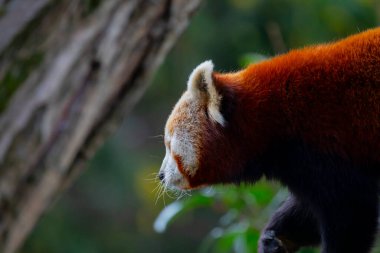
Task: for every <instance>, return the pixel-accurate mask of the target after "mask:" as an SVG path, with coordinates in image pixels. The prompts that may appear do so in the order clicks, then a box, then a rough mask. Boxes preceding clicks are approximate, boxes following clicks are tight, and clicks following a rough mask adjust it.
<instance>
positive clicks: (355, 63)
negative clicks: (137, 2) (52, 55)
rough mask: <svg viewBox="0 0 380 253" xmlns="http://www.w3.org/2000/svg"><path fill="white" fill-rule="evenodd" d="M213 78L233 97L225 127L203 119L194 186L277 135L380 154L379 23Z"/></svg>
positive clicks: (222, 173) (326, 149)
mask: <svg viewBox="0 0 380 253" xmlns="http://www.w3.org/2000/svg"><path fill="white" fill-rule="evenodd" d="M213 78H214V82H215V84H216V85H217V88H218V90H220V91H221V92H222V96H223V97H225V96H231V97H233V98H234V99H235V100H236V104H235V108H234V112H235V113H233V114H232V115H231V118H230V119H229V120H227V127H225V128H223V127H221V126H219V125H218V126H215V124H212V123H211V122H210V123H209V124H210V125H209V126H207V127H208V130H209V131H207V132H206V133H205V136H204V138H203V141H202V142H203V146H204V147H207V148H203V149H202V152H201V155H202V156H201V158H200V168H199V170H198V172H199V173H196V175H195V176H194V177H192V178H190V179H189V180H190V184H191V186H192V187H196V186H199V185H203V184H212V183H220V182H225V181H231V177H234V176H236V175H238V174H239V173H241V170H242V169H243V166H244V164H237V163H239V162H240V161H246V160H248V157H249V156H250V157H252V155H255V154H260V153H261V152H265V150H266V148H267V147H268V146H269V145H270V144H271V143H272V142H273V140H276V139H278V138H288V137H295V138H299V139H302V140H303V141H304V142H305V143H306V144H308V145H310V146H312V147H315V148H316V149H317V150H319V151H320V152H322V153H331V152H332V153H336V154H338V155H340V156H341V157H347V158H349V159H352V160H354V161H358V162H368V163H379V162H380V29H373V30H369V31H366V32H363V33H360V34H357V35H354V36H351V37H348V38H347V39H344V40H341V41H338V42H335V43H330V44H325V45H318V46H313V47H307V48H305V49H300V50H295V51H291V52H289V53H287V54H284V55H280V56H278V57H275V58H273V59H270V60H268V61H265V62H262V63H259V64H253V65H250V66H249V67H248V68H246V69H244V70H242V71H240V72H237V73H230V74H221V73H214V75H213ZM221 147H225V148H221ZM210 158H211V159H210ZM221 163H223V166H220V164H221Z"/></svg>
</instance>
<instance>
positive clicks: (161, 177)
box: [158, 172, 165, 181]
mask: <svg viewBox="0 0 380 253" xmlns="http://www.w3.org/2000/svg"><path fill="white" fill-rule="evenodd" d="M158 179H160V181H163V180H164V179H165V174H164V173H163V172H160V173H159V174H158Z"/></svg>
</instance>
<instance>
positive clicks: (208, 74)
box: [159, 61, 241, 189]
mask: <svg viewBox="0 0 380 253" xmlns="http://www.w3.org/2000/svg"><path fill="white" fill-rule="evenodd" d="M213 67H214V65H213V63H212V62H211V61H206V62H203V63H202V64H200V65H199V66H198V67H196V68H195V69H194V70H193V72H192V73H191V75H190V77H189V80H188V84H187V90H186V92H185V93H184V94H183V95H182V97H181V98H180V100H179V101H178V102H177V104H176V105H175V107H174V109H173V111H172V113H171V115H170V116H169V119H168V121H167V123H166V127H165V147H166V155H165V158H164V160H163V163H162V166H161V169H160V173H159V178H160V179H161V180H162V182H163V183H164V185H165V186H166V187H169V188H177V189H192V188H197V187H200V186H205V185H209V184H214V183H224V182H229V181H233V178H234V177H236V175H234V174H238V173H240V172H241V171H239V165H238V164H239V159H240V157H239V156H240V155H239V148H238V145H237V142H238V141H239V140H238V138H237V136H235V138H234V137H233V138H231V135H232V133H231V130H230V129H231V128H230V127H229V126H230V125H229V122H226V119H225V117H224V115H223V113H222V107H223V105H222V104H223V100H224V95H223V94H222V91H221V87H220V86H218V84H217V82H216V80H215V78H214V75H213ZM224 102H225V101H224ZM232 164H233V166H232Z"/></svg>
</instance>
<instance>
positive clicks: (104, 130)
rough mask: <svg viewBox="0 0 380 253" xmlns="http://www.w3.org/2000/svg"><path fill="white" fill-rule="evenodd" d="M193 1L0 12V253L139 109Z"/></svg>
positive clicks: (41, 5) (78, 1)
mask: <svg viewBox="0 0 380 253" xmlns="http://www.w3.org/2000/svg"><path fill="white" fill-rule="evenodd" d="M199 1H200V0H176V1H171V0H155V1H148V0H147V1H138V0H130V1H124V0H107V1H92V0H88V1H82V0H72V1H64V0H63V1H51V3H49V2H50V1H48V0H35V1H33V2H30V1H28V3H26V2H25V1H21V0H12V1H5V2H4V1H2V2H0V3H1V4H2V5H1V6H0V8H4V6H5V10H4V11H3V14H2V15H0V52H1V54H0V63H1V64H0V173H1V177H0V210H1V212H0V243H1V248H0V251H1V252H5V253H12V252H15V251H16V250H17V249H18V248H19V247H20V245H21V244H22V242H23V241H24V239H25V237H26V236H27V235H28V233H29V232H30V230H31V229H32V228H33V226H34V224H35V222H36V221H37V220H38V218H39V217H40V215H41V214H42V213H43V211H44V210H45V209H46V207H48V205H49V204H50V203H51V202H52V201H53V200H54V199H55V198H56V197H57V196H58V195H59V193H60V192H61V191H62V190H63V189H65V188H66V187H67V186H68V185H69V184H70V183H71V182H72V180H73V179H75V177H76V176H77V175H78V174H79V173H80V171H81V170H82V169H83V167H84V165H85V163H86V161H87V160H88V159H89V158H90V157H91V156H92V155H93V153H94V152H95V150H96V149H97V148H98V147H99V145H101V143H103V141H104V139H105V138H106V137H107V136H109V134H110V133H111V132H113V130H114V129H115V127H117V125H119V123H120V121H121V119H122V118H123V117H124V116H125V114H126V113H127V112H128V111H130V110H131V108H132V107H133V105H134V104H135V103H136V102H137V101H138V100H139V98H140V97H141V95H142V94H143V92H144V91H145V89H146V87H147V85H148V83H149V82H148V81H149V79H150V77H151V76H152V74H153V73H154V71H155V70H156V69H157V67H158V66H159V64H160V63H161V62H162V60H163V58H164V57H165V55H166V54H167V52H168V50H169V49H170V48H171V47H172V45H173V44H174V42H175V41H176V40H177V38H178V37H179V35H180V34H181V33H182V32H183V30H184V29H185V28H186V26H187V25H188V21H189V18H190V16H191V15H192V14H193V13H194V11H195V10H196V8H197V6H198V5H199ZM16 7H17V8H16ZM26 7H27V8H26ZM20 8H21V9H20ZM16 10H18V11H17V13H16V12H15V11H16ZM20 10H28V11H29V13H28V15H24V16H23V11H20ZM12 13H13V14H12ZM16 14H17V15H16ZM9 15H11V16H9ZM18 15H20V17H18V18H17V16H18ZM21 16H23V17H21ZM3 28H4V29H3Z"/></svg>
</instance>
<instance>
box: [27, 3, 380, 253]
mask: <svg viewBox="0 0 380 253" xmlns="http://www.w3.org/2000/svg"><path fill="white" fill-rule="evenodd" d="M379 23H380V2H379V1H378V0H335V1H328V0H308V1H304V0H220V1H211V0H208V1H204V2H203V4H202V6H201V9H200V11H199V12H198V13H197V14H196V16H195V17H194V18H193V20H192V22H191V24H190V26H189V27H188V29H187V31H186V32H185V34H184V35H183V36H182V38H181V39H180V40H179V42H178V43H177V44H176V46H175V48H174V49H173V50H172V51H171V53H170V55H169V56H168V57H167V59H166V60H165V62H164V64H163V65H162V66H161V68H160V70H159V71H158V73H157V74H156V76H155V78H154V80H153V83H152V85H151V87H150V89H149V90H148V91H147V93H146V94H145V96H144V98H143V99H142V100H141V101H140V102H139V104H138V106H137V107H136V108H135V109H134V110H133V112H132V113H131V114H130V115H128V117H126V119H125V122H124V123H123V125H122V126H121V127H120V129H119V131H118V132H117V133H116V134H115V135H114V136H113V137H112V138H110V139H109V140H108V141H107V143H106V144H105V145H104V146H103V147H102V148H101V149H100V150H99V151H98V152H97V154H96V156H95V157H94V159H93V160H92V161H91V162H89V163H88V169H87V170H86V171H85V173H84V174H83V175H82V176H81V177H80V179H79V180H78V181H77V182H76V183H75V185H74V186H72V187H71V189H70V190H69V191H68V192H67V193H66V194H65V195H64V196H62V197H61V198H60V199H59V200H58V201H57V202H56V203H55V204H54V205H53V206H52V207H51V208H50V209H49V210H48V212H47V213H46V214H45V215H44V217H43V218H42V219H41V221H40V222H39V224H38V225H37V228H36V229H35V230H34V231H33V233H32V235H31V236H30V238H29V239H28V241H27V242H26V244H25V245H24V247H23V249H22V250H21V252H25V253H26V252H29V253H41V252H55V253H64V252H65V253H66V252H79V253H97V252H109V253H113V252H157V253H160V252H165V253H170V252H173V253H174V252H182V253H186V252H189V253H190V252H256V247H257V239H258V237H259V231H260V229H261V228H262V227H263V226H264V224H265V222H266V221H267V220H268V218H269V217H270V214H271V213H272V212H273V210H274V209H275V208H276V207H277V206H278V205H279V203H281V201H282V200H284V199H285V198H286V194H287V192H286V189H283V188H281V187H280V186H279V185H278V184H276V183H273V182H265V181H262V182H259V183H258V184H257V185H255V186H244V187H233V186H229V187H213V188H210V189H204V190H201V191H197V192H192V193H191V195H192V196H183V197H182V198H180V199H179V200H177V198H178V196H168V195H164V196H158V192H157V188H156V187H157V183H156V182H155V181H154V180H152V179H153V178H154V173H155V172H157V171H158V169H159V167H160V164H161V160H162V158H163V155H164V145H163V138H162V134H163V128H164V124H165V121H166V118H167V116H168V115H169V113H170V111H171V109H172V107H173V105H174V104H175V102H176V101H177V99H178V98H179V96H180V95H181V93H182V92H183V90H184V89H185V85H186V80H187V77H188V75H189V74H190V72H191V70H192V69H193V68H194V67H195V66H196V65H197V64H199V63H200V62H202V61H204V60H207V59H212V60H213V61H214V63H215V66H216V69H217V70H218V71H222V72H227V71H234V70H238V69H239V68H242V67H244V66H245V65H247V64H248V63H250V62H255V61H259V60H261V59H263V58H267V57H273V56H274V55H276V54H279V53H283V52H286V51H288V50H289V49H292V48H299V47H304V46H307V45H311V44H315V43H322V42H328V41H332V40H337V39H340V38H343V37H346V36H348V35H350V34H353V33H357V32H360V31H363V30H365V29H368V28H371V27H375V26H376V25H379ZM358 233H360V231H358ZM302 252H304V253H306V252H317V251H315V250H313V249H305V250H303V251H302ZM375 252H380V247H378V248H376V249H375Z"/></svg>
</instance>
